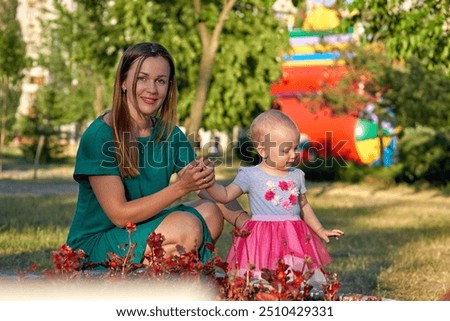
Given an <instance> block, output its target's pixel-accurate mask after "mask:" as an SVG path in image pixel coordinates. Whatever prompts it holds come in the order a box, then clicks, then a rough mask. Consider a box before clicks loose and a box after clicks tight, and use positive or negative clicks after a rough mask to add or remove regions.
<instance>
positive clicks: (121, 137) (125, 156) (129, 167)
mask: <svg viewBox="0 0 450 321" xmlns="http://www.w3.org/2000/svg"><path fill="white" fill-rule="evenodd" d="M148 57H163V58H164V59H166V60H167V62H168V63H169V67H170V75H169V88H168V90H167V95H166V98H165V99H164V102H163V104H162V106H161V107H160V108H159V109H158V111H157V112H156V115H155V116H156V117H155V118H154V119H155V120H156V123H154V124H153V125H154V126H153V127H154V128H155V127H159V134H158V136H157V137H156V141H155V143H159V142H160V141H162V140H164V139H165V138H167V137H169V136H170V135H171V133H172V131H173V129H174V126H175V122H176V113H177V111H176V107H177V88H176V87H177V86H176V80H175V64H174V61H173V59H172V56H171V55H170V53H169V52H168V51H167V49H166V48H164V47H163V46H161V45H160V44H158V43H152V42H143V43H138V44H136V45H133V46H131V47H129V48H128V49H127V50H126V51H125V52H124V54H123V56H122V58H121V60H120V63H119V66H118V67H117V72H116V78H115V81H114V93H113V102H112V124H111V127H112V129H113V138H114V145H115V148H116V153H117V162H118V165H119V169H120V174H121V176H122V177H135V176H138V175H139V152H138V148H137V141H136V135H135V134H134V133H135V131H134V128H133V126H134V125H133V120H132V119H131V115H130V109H129V106H128V103H127V93H126V92H123V91H122V84H123V82H124V81H125V79H126V77H127V75H128V71H129V70H130V67H131V65H132V64H133V63H134V62H135V61H136V62H137V66H136V71H137V72H136V73H135V75H134V79H133V86H132V92H131V93H128V94H131V95H132V97H133V99H134V100H136V83H137V76H138V73H139V70H140V69H141V66H142V63H143V62H144V60H145V59H146V58H148ZM135 103H137V102H135Z"/></svg>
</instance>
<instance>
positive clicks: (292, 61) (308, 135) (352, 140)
mask: <svg viewBox="0 0 450 321" xmlns="http://www.w3.org/2000/svg"><path fill="white" fill-rule="evenodd" d="M352 39H353V35H352V30H349V32H348V33H343V34H339V33H335V32H334V31H333V30H321V31H311V30H292V31H291V32H290V45H291V51H290V53H289V54H287V55H285V56H284V61H283V63H282V66H281V68H282V77H281V78H280V80H279V81H278V82H276V83H273V84H272V86H271V91H270V94H271V95H272V96H273V97H276V100H275V102H274V107H273V108H277V109H280V110H281V111H283V112H284V113H286V114H288V115H289V116H290V117H292V119H294V121H295V122H296V123H297V125H298V127H299V129H300V131H301V133H302V144H301V146H305V147H308V148H312V149H313V150H314V154H315V155H317V156H319V157H336V158H342V159H343V160H345V161H354V162H356V163H359V164H366V165H374V164H378V163H379V162H380V139H379V137H378V124H377V123H376V122H373V121H371V120H368V119H363V118H359V117H358V116H357V115H348V114H347V115H333V113H332V111H331V110H330V109H327V108H321V109H320V111H315V112H313V111H311V110H310V108H309V106H306V105H305V104H304V103H302V102H301V101H300V100H299V99H298V98H297V97H299V96H303V97H304V96H308V95H314V94H316V93H317V92H318V91H320V90H321V89H322V88H323V86H324V85H327V86H334V85H336V84H337V83H338V81H339V80H340V79H341V78H342V76H343V75H345V73H346V72H347V68H346V66H345V63H344V61H343V60H342V59H341V54H340V50H342V49H345V48H347V47H348V45H349V43H350V42H351V41H352ZM383 134H384V136H383V138H382V144H383V164H384V165H385V166H389V165H391V164H392V160H393V157H394V152H395V147H396V146H395V142H396V140H395V134H394V133H393V132H389V131H387V130H384V131H383ZM303 155H305V153H303ZM304 161H305V160H304ZM310 161H311V160H310Z"/></svg>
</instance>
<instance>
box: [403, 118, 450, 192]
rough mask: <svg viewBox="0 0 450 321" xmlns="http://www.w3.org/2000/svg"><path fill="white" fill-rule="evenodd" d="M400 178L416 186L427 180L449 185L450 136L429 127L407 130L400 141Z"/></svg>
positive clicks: (432, 182) (435, 183)
mask: <svg viewBox="0 0 450 321" xmlns="http://www.w3.org/2000/svg"><path fill="white" fill-rule="evenodd" d="M398 147H399V154H398V157H399V162H400V164H401V166H402V170H401V173H400V174H399V175H398V179H399V180H402V181H405V182H408V183H414V182H418V181H423V180H425V181H427V182H430V183H431V184H433V185H437V186H439V185H441V186H443V185H446V184H447V180H448V177H449V176H450V134H449V133H448V131H444V130H438V131H436V130H434V129H432V128H429V127H422V126H419V127H417V128H406V129H405V130H404V132H403V135H402V137H400V139H399V142H398Z"/></svg>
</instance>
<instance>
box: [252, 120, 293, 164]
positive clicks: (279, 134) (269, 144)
mask: <svg viewBox="0 0 450 321" xmlns="http://www.w3.org/2000/svg"><path fill="white" fill-rule="evenodd" d="M299 140H300V134H299V133H298V132H297V131H293V130H292V129H290V128H286V127H278V128H277V129H275V130H272V131H270V132H269V133H268V134H267V135H266V137H265V138H264V142H263V146H261V147H260V149H259V152H260V155H261V156H262V157H263V161H264V163H265V165H267V166H269V167H271V168H273V169H276V170H280V171H287V170H288V169H289V168H291V167H292V166H294V165H295V164H296V159H297V156H298V143H299Z"/></svg>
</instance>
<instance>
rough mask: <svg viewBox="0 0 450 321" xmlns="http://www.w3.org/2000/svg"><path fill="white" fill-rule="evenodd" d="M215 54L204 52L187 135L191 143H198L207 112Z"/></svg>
mask: <svg viewBox="0 0 450 321" xmlns="http://www.w3.org/2000/svg"><path fill="white" fill-rule="evenodd" d="M214 57H215V53H211V52H206V49H205V50H204V51H203V55H202V59H201V61H200V70H199V73H198V80H197V86H196V89H195V98H194V103H193V104H192V109H191V115H190V118H189V123H188V124H187V126H188V127H187V128H186V133H187V135H188V137H189V140H190V142H191V143H194V142H196V141H198V140H199V139H198V137H197V134H198V130H199V129H200V127H201V124H202V118H203V113H204V110H205V104H206V98H207V96H208V90H209V83H210V81H211V77H212V70H213V66H214Z"/></svg>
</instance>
